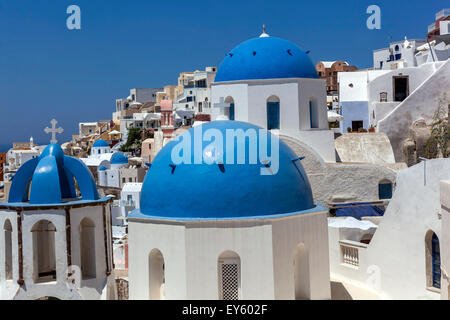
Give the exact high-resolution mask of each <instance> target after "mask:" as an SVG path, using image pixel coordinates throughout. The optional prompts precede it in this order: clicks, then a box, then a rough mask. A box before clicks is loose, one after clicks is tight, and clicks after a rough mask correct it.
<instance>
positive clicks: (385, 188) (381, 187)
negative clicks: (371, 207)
mask: <svg viewBox="0 0 450 320" xmlns="http://www.w3.org/2000/svg"><path fill="white" fill-rule="evenodd" d="M378 197H379V198H380V199H381V200H385V199H392V182H390V181H389V180H384V181H381V182H380V183H379V184H378Z"/></svg>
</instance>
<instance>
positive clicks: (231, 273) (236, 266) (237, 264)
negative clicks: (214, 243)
mask: <svg viewBox="0 0 450 320" xmlns="http://www.w3.org/2000/svg"><path fill="white" fill-rule="evenodd" d="M217 269H218V273H219V274H218V279H219V286H218V287H219V300H239V299H240V298H241V259H240V257H239V255H238V254H237V253H236V252H233V251H225V252H223V253H222V254H221V255H220V256H219V259H218V263H217Z"/></svg>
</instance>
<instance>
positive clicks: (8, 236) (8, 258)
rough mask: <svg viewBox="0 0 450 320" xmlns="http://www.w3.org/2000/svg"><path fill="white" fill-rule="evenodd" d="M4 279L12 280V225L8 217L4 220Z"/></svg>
mask: <svg viewBox="0 0 450 320" xmlns="http://www.w3.org/2000/svg"><path fill="white" fill-rule="evenodd" d="M3 229H4V232H5V279H6V280H12V278H13V264H12V226H11V222H10V221H9V219H7V220H6V221H5V225H4V228H3Z"/></svg>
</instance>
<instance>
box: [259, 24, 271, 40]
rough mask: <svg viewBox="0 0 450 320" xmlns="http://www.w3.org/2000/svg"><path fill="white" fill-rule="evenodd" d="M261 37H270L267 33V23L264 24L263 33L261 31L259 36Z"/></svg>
mask: <svg viewBox="0 0 450 320" xmlns="http://www.w3.org/2000/svg"><path fill="white" fill-rule="evenodd" d="M259 37H260V38H267V37H270V36H269V35H268V34H267V33H266V25H265V24H263V33H261V35H260V36H259Z"/></svg>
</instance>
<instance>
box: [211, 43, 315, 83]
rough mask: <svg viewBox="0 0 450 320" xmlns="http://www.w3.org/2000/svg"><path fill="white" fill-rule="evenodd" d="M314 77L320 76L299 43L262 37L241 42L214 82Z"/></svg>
mask: <svg viewBox="0 0 450 320" xmlns="http://www.w3.org/2000/svg"><path fill="white" fill-rule="evenodd" d="M288 78H311V79H317V78H318V74H317V71H316V68H315V66H314V65H313V63H312V61H311V59H310V58H309V56H308V55H307V54H306V53H305V52H304V51H303V50H302V49H300V48H299V47H298V46H297V45H296V44H294V43H292V42H290V41H288V40H285V39H282V38H278V37H271V36H262V37H261V36H260V37H258V38H252V39H249V40H247V41H244V42H242V43H241V44H239V45H238V46H237V47H235V48H234V49H233V50H231V51H230V52H229V53H228V54H227V55H226V57H225V58H224V59H223V61H222V63H221V64H220V66H219V68H218V70H217V73H216V78H215V82H226V81H240V80H263V79H288Z"/></svg>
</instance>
